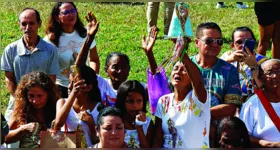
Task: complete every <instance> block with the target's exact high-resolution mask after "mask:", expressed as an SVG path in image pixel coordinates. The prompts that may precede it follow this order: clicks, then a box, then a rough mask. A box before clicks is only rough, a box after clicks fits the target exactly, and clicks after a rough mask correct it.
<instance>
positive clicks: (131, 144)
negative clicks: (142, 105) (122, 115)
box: [124, 117, 151, 148]
mask: <svg viewBox="0 0 280 150" xmlns="http://www.w3.org/2000/svg"><path fill="white" fill-rule="evenodd" d="M146 119H147V123H145V124H144V125H143V126H142V128H143V131H144V134H145V136H146V135H147V132H148V128H149V125H150V122H151V118H149V117H146ZM124 141H125V142H126V143H127V147H128V148H140V141H139V138H138V132H137V130H136V129H135V130H125V137H124Z"/></svg>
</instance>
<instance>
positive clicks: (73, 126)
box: [61, 102, 101, 147]
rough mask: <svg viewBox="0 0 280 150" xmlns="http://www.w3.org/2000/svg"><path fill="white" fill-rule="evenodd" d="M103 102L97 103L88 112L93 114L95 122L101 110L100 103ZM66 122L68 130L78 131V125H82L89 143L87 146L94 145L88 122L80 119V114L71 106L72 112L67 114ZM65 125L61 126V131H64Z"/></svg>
mask: <svg viewBox="0 0 280 150" xmlns="http://www.w3.org/2000/svg"><path fill="white" fill-rule="evenodd" d="M100 104H101V103H100V102H99V103H97V104H96V105H95V107H94V109H93V110H92V111H91V112H89V111H88V113H90V114H91V115H92V118H93V119H94V123H95V124H97V116H98V114H99V112H98V111H97V107H98V106H99V105H100ZM66 124H67V127H68V131H76V130H77V127H78V126H79V125H80V126H81V127H82V130H83V132H84V136H85V139H86V143H87V147H89V146H92V145H93V143H92V142H91V137H90V130H89V127H88V125H87V123H85V122H83V121H82V120H80V119H79V117H78V114H77V113H76V112H75V110H74V109H73V107H71V109H70V112H69V114H68V116H67V119H66ZM64 128H65V127H64V126H63V127H61V131H64Z"/></svg>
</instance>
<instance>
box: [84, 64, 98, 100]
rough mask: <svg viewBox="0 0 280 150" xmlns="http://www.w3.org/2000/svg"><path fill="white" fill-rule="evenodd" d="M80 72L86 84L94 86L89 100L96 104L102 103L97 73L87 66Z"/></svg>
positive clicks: (89, 93)
mask: <svg viewBox="0 0 280 150" xmlns="http://www.w3.org/2000/svg"><path fill="white" fill-rule="evenodd" d="M79 70H80V75H81V77H82V79H84V80H85V84H87V85H88V84H91V85H92V88H91V90H90V91H89V92H88V95H89V98H90V99H91V100H94V101H95V102H102V99H101V94H100V90H99V87H98V81H97V76H96V73H95V71H94V70H93V69H92V68H90V67H89V66H87V65H83V66H81V67H80V68H79Z"/></svg>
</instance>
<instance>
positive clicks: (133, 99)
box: [125, 92, 143, 117]
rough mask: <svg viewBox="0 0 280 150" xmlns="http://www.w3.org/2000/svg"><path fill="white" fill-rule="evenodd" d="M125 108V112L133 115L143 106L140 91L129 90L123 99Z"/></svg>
mask: <svg viewBox="0 0 280 150" xmlns="http://www.w3.org/2000/svg"><path fill="white" fill-rule="evenodd" d="M125 108H126V111H127V113H128V114H129V115H130V116H132V117H135V116H136V115H137V114H138V112H139V111H142V108H143V97H142V95H141V94H140V93H137V92H130V93H128V95H127V96H126V99H125Z"/></svg>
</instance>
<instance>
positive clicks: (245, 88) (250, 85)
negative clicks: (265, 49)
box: [221, 27, 268, 102]
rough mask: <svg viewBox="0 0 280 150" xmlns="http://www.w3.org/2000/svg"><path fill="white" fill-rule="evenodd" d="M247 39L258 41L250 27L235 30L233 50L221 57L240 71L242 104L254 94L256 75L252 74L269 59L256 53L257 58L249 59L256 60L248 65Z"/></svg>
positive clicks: (233, 33)
mask: <svg viewBox="0 0 280 150" xmlns="http://www.w3.org/2000/svg"><path fill="white" fill-rule="evenodd" d="M246 39H247V40H254V41H256V38H255V35H254V33H253V31H252V30H251V29H250V28H248V27H237V28H235V29H234V31H233V32H232V43H231V48H232V50H230V51H227V52H225V53H224V54H223V55H222V56H221V59H223V60H225V61H227V62H229V63H231V64H232V65H234V66H235V67H236V68H237V69H238V72H239V79H240V84H241V92H242V102H245V101H246V100H247V99H248V98H250V97H251V96H252V95H253V94H254V86H255V84H254V82H256V81H253V75H254V74H256V73H254V74H252V73H253V72H255V71H258V65H260V64H261V63H263V62H264V61H266V60H268V58H266V57H265V56H263V55H260V54H255V53H254V55H255V56H250V55H249V56H248V57H254V58H252V59H255V60H254V61H253V62H249V64H248V59H247V57H246V54H247V52H245V51H244V50H243V46H244V43H245V40H246ZM254 76H255V75H254ZM259 86H260V85H259Z"/></svg>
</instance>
